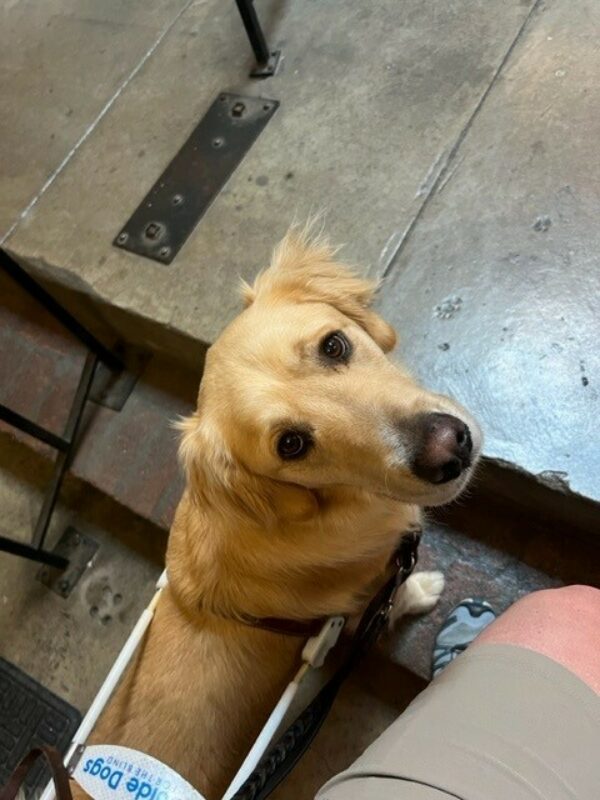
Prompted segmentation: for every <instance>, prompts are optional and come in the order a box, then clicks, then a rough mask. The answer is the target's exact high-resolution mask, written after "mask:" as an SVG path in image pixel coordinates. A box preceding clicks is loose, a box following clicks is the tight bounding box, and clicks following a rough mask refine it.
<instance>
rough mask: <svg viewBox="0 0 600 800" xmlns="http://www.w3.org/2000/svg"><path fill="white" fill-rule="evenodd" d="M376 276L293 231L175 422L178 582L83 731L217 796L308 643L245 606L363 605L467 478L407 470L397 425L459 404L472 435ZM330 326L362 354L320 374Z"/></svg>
mask: <svg viewBox="0 0 600 800" xmlns="http://www.w3.org/2000/svg"><path fill="white" fill-rule="evenodd" d="M375 288H376V287H375V284H374V283H373V282H371V281H368V280H365V279H363V278H361V277H358V276H357V275H356V274H354V273H353V272H352V271H351V270H349V269H348V268H346V267H343V266H342V265H340V264H338V263H337V262H336V261H335V254H334V252H333V251H332V250H331V249H330V248H329V247H328V246H327V245H326V244H324V243H323V242H320V241H316V242H315V241H312V242H311V241H310V240H308V238H307V237H306V236H305V235H304V234H302V233H298V232H292V233H291V234H289V235H288V236H287V237H286V239H285V240H284V241H283V242H282V243H281V244H280V245H279V247H278V248H277V249H276V251H275V254H274V258H273V262H272V264H271V266H270V268H269V269H267V270H266V271H264V272H263V273H262V274H261V275H260V276H259V277H258V278H257V280H256V282H255V283H254V285H253V286H252V287H250V286H245V288H244V297H245V302H246V308H245V310H244V311H243V313H242V314H240V316H238V317H237V318H236V319H235V320H234V321H233V322H232V323H231V324H230V325H229V326H228V327H227V329H226V330H225V331H224V332H223V334H222V335H221V336H220V337H219V339H218V340H217V342H216V343H215V344H214V345H213V347H211V348H210V350H209V353H208V356H207V361H206V368H205V374H204V377H203V380H202V386H201V389H200V393H199V397H198V408H197V411H196V412H195V413H194V414H193V415H192V416H191V417H189V418H188V419H186V420H184V421H183V422H182V423H181V426H180V427H181V429H182V443H181V459H182V463H183V466H184V468H185V472H186V476H187V485H186V489H185V492H184V495H183V497H182V499H181V502H180V504H179V507H178V509H177V513H176V516H175V520H174V522H173V526H172V529H171V534H170V539H169V547H168V553H167V570H168V576H169V586H168V588H167V590H166V591H165V592H164V593H163V597H162V599H161V601H160V603H159V606H158V609H157V612H156V617H155V619H154V621H153V623H152V625H151V628H150V631H149V633H148V635H147V637H146V639H145V641H144V643H143V645H142V646H141V647H140V648H139V651H138V653H137V655H136V658H135V661H134V663H133V664H132V666H131V667H130V669H129V670H128V672H127V674H126V676H125V678H124V679H123V681H122V684H121V686H120V687H119V689H118V690H117V692H116V694H115V696H114V698H113V700H112V701H111V703H110V705H109V707H108V709H107V710H106V712H105V714H104V715H103V717H102V719H101V720H100V723H99V724H98V726H97V729H96V730H95V731H94V734H93V736H92V737H91V740H92V741H95V742H111V743H115V744H123V745H125V746H127V747H132V748H135V749H139V750H142V751H144V752H146V753H149V754H151V755H153V756H155V757H156V758H158V759H160V760H161V761H163V762H165V763H167V764H169V765H170V766H171V767H173V768H174V769H175V770H176V771H177V772H178V773H180V774H181V775H182V776H183V777H184V778H186V779H187V780H188V781H190V783H192V784H193V785H194V786H195V787H196V788H197V789H198V790H199V791H200V792H202V793H203V794H204V795H205V797H206V798H207V800H217V798H219V797H220V796H221V795H222V793H223V792H224V790H225V788H226V786H227V784H228V783H229V781H230V780H231V779H232V777H233V774H234V773H235V771H236V768H237V767H238V766H239V765H240V763H241V761H242V759H243V757H244V755H245V754H246V752H247V751H248V749H249V747H250V745H251V743H252V741H253V739H254V738H255V737H256V735H257V733H258V731H259V730H260V728H261V726H262V724H263V723H264V721H265V718H266V716H267V714H268V713H269V711H270V709H271V708H272V706H273V705H274V703H275V702H276V700H277V698H278V696H279V694H280V693H281V691H282V690H283V688H284V686H285V685H286V683H287V682H288V680H289V679H290V677H291V675H292V674H293V672H294V670H295V668H296V667H297V664H298V657H299V652H300V650H301V647H302V644H303V643H302V641H300V640H299V639H298V638H294V637H289V636H285V635H281V634H276V633H269V632H267V631H264V630H257V629H253V628H251V627H248V626H247V625H244V624H243V623H241V622H239V621H238V620H239V619H240V617H242V616H243V615H247V614H250V615H254V616H268V617H281V618H295V619H306V618H315V617H321V616H326V615H333V614H344V615H353V614H356V613H357V612H358V611H359V610H360V609H361V607H362V606H363V604H364V602H365V600H366V599H367V598H368V596H369V594H370V593H371V592H372V590H373V587H374V586H376V585H377V583H378V582H379V581H381V578H382V575H383V574H384V572H385V569H386V564H387V562H388V559H389V557H390V554H391V553H392V551H393V550H394V548H395V547H396V546H397V543H398V541H399V538H400V537H401V535H402V533H403V532H404V531H406V530H407V529H408V528H410V527H411V526H412V525H414V524H415V523H418V522H419V520H420V515H421V511H420V506H422V505H425V504H436V503H441V502H445V501H446V500H448V499H451V498H452V497H453V496H455V495H456V494H457V493H458V492H459V491H460V490H461V489H462V487H463V486H464V484H465V482H466V480H467V479H468V476H464V477H461V478H460V479H457V480H456V481H453V482H452V483H451V484H450V485H448V484H446V485H443V486H432V485H428V484H425V483H423V482H422V481H420V480H418V479H417V478H416V477H415V476H414V475H413V474H412V473H411V471H410V468H409V465H408V463H407V455H406V452H404V450H405V448H403V446H402V445H401V444H400V445H399V444H398V442H396V441H395V440H394V437H393V435H392V433H391V431H392V429H393V426H394V424H395V423H396V422H397V421H398V420H400V421H403V420H405V421H408V423H410V420H411V419H412V418H413V417H414V416H415V415H418V414H420V413H423V412H429V411H446V412H448V413H453V414H457V415H459V416H461V417H462V418H463V419H465V420H466V421H468V424H469V426H471V428H472V430H473V431H474V432H475V438H476V439H477V442H476V448H477V449H478V448H479V443H478V442H479V439H478V437H479V434H478V432H477V426H476V424H475V423H474V422H473V420H471V419H470V417H468V415H467V414H466V412H465V411H464V410H463V409H461V408H460V407H459V406H457V405H456V404H455V403H453V402H452V401H450V400H449V399H448V398H445V397H441V396H439V395H433V394H431V393H429V392H427V391H425V390H424V389H422V388H421V387H420V386H418V385H417V384H416V383H415V381H414V380H413V379H412V378H411V377H410V376H409V375H408V373H407V372H406V371H405V370H403V369H401V368H400V367H398V366H397V365H395V364H393V363H392V362H391V361H390V360H388V358H387V357H386V355H385V354H386V353H388V352H389V351H390V350H391V349H392V348H393V346H394V344H395V340H396V337H395V334H394V331H393V329H392V328H391V327H390V326H389V325H388V324H387V323H386V322H384V321H383V320H382V319H381V318H380V317H379V316H378V315H377V314H376V313H375V312H374V311H373V310H372V309H371V307H370V305H371V302H372V300H373V295H374V291H375ZM336 330H342V331H344V333H345V334H346V336H347V337H348V338H349V339H350V340H351V341H352V346H353V356H352V361H351V362H350V363H349V364H348V365H347V366H344V367H342V368H334V369H325V368H324V367H323V364H322V363H320V362H319V359H318V357H317V356H316V353H317V350H318V342H319V341H320V340H321V339H322V337H323V336H324V335H326V334H327V333H328V332H330V331H336ZM298 424H308V425H310V426H311V429H312V430H313V431H314V434H315V446H314V447H313V449H312V450H311V452H310V454H309V455H308V456H307V457H306V458H304V459H302V460H299V461H282V460H281V459H280V458H279V457H278V456H277V452H276V445H275V443H276V441H277V437H278V435H279V434H280V433H281V431H282V430H283V429H285V428H286V426H294V425H298ZM430 575H431V574H430ZM418 577H419V576H417V578H418ZM415 585H416V584H415ZM420 587H421V588H420V591H421V592H422V593H423V594H424V595H426V594H427V593H428V592H429V593H430V594H431V592H430V590H429V589H428V588H427V586H426V584H425V583H424V582H423V581H421V583H420ZM440 590H441V583H440V582H438V584H437V593H438V594H439V591H440ZM432 591H433V594H434V595H435V597H434V598H433V600H431V597H430V596H428V597H426V598H425V601H424V602H422V603H421V605H420V606H419V608H420V609H425V608H429V607H431V605H432V603H433V602H435V598H436V597H437V594H436V592H435V590H432ZM405 600H406V598H405V599H404V600H403V602H404V603H405V605H406V602H405ZM430 601H431V602H430ZM78 792H79V790H78Z"/></svg>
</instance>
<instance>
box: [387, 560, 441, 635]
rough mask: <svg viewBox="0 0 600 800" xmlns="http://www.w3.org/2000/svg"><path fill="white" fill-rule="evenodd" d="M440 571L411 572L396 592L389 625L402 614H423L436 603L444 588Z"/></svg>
mask: <svg viewBox="0 0 600 800" xmlns="http://www.w3.org/2000/svg"><path fill="white" fill-rule="evenodd" d="M444 583H445V581H444V576H443V575H442V573H441V572H437V571H432V572H413V574H412V575H410V576H409V578H408V580H407V581H406V582H405V583H403V584H402V586H401V587H400V589H399V591H398V592H397V594H396V598H395V600H394V606H393V608H392V611H391V614H390V626H392V625H394V624H395V623H396V622H397V620H398V619H399V618H400V617H402V616H404V614H425V613H427V612H428V611H431V610H432V609H433V608H435V606H436V605H437V603H438V600H439V599H440V595H441V594H442V592H443V590H444Z"/></svg>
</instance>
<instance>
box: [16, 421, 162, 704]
mask: <svg viewBox="0 0 600 800" xmlns="http://www.w3.org/2000/svg"><path fill="white" fill-rule="evenodd" d="M49 477H50V466H49V464H48V462H47V461H45V460H44V459H42V458H40V457H39V456H36V455H35V454H33V453H32V452H31V451H29V450H27V449H26V448H25V447H24V446H23V445H21V444H18V443H16V442H12V441H11V440H10V439H9V438H8V437H7V436H6V435H5V434H2V435H0V507H1V508H2V520H1V524H0V528H1V529H2V534H3V535H6V536H10V537H12V538H14V539H18V540H21V541H28V540H29V539H30V538H31V532H32V529H33V524H34V522H35V519H36V516H37V512H38V510H39V508H40V504H41V501H42V492H43V489H44V487H45V486H46V485H47V483H48V480H49ZM67 524H74V525H75V527H79V528H80V529H81V530H82V531H84V532H85V533H87V534H89V535H90V536H92V538H94V539H95V540H96V541H97V542H98V543H99V545H100V547H99V550H98V552H97V554H96V556H95V558H94V560H93V565H92V567H91V568H90V569H89V570H88V571H87V572H86V573H85V575H84V577H83V578H82V579H81V581H80V582H79V584H78V585H77V587H76V588H75V589H74V591H73V592H72V594H71V595H70V597H69V598H68V599H67V600H63V599H62V598H61V597H59V596H58V595H56V594H53V593H52V592H50V591H48V590H47V589H46V587H45V586H43V585H42V584H41V583H39V582H38V581H37V580H36V578H35V576H36V574H37V572H38V570H39V565H37V564H34V563H33V562H30V561H26V560H25V559H21V558H16V557H15V556H11V555H7V554H5V553H0V587H1V589H0V655H2V657H3V658H6V659H8V660H9V661H12V662H13V663H14V664H16V665H17V666H19V667H21V669H23V670H25V672H27V673H28V674H30V675H31V676H32V677H33V678H35V679H36V680H38V681H40V682H41V683H43V684H44V686H46V687H47V688H48V689H50V690H52V691H53V692H56V694H58V695H59V696H61V697H63V698H64V699H65V700H68V701H69V702H70V703H72V704H73V705H74V706H76V707H77V708H79V709H80V710H81V711H85V709H86V708H87V706H88V705H89V703H90V702H91V700H92V699H93V697H94V695H95V693H96V691H97V689H98V687H99V685H100V682H101V681H102V678H103V677H104V676H105V675H106V673H107V671H108V670H109V669H110V667H111V665H112V662H113V660H114V658H115V657H116V654H117V653H118V651H119V649H120V647H121V646H122V644H123V642H124V641H125V639H126V638H127V636H128V635H129V633H130V631H131V628H132V627H133V625H134V623H135V621H136V619H137V617H138V616H139V614H140V613H141V611H142V609H143V608H144V607H145V606H146V604H147V603H148V600H149V598H150V597H151V596H152V591H153V586H154V583H155V581H156V579H157V577H158V576H159V575H160V573H161V571H162V568H163V567H162V564H163V559H164V549H165V545H166V536H165V535H164V532H161V531H160V530H159V529H157V528H155V527H154V526H152V525H150V524H149V523H148V522H146V521H145V520H141V519H140V518H138V517H136V516H135V515H134V514H132V513H131V512H130V511H128V510H127V509H125V508H123V507H121V506H119V505H117V504H116V503H114V502H113V501H112V500H110V499H109V498H106V497H104V496H102V495H100V494H99V493H97V492H95V491H94V490H92V489H90V488H89V487H87V486H85V485H83V484H81V483H80V482H77V481H75V480H73V479H71V478H69V479H67V481H66V483H65V486H64V490H63V492H62V493H61V501H60V503H59V505H58V506H57V509H56V511H55V513H54V516H53V520H52V525H51V528H50V531H49V533H48V546H49V547H52V545H53V543H54V542H55V541H57V540H58V538H59V537H60V535H61V533H62V531H63V530H64V528H65V527H66V525H67Z"/></svg>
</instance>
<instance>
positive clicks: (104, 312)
mask: <svg viewBox="0 0 600 800" xmlns="http://www.w3.org/2000/svg"><path fill="white" fill-rule="evenodd" d="M4 250H5V251H6V253H8V255H9V256H10V257H11V258H13V259H14V260H15V261H16V262H17V263H18V264H20V265H21V266H22V267H23V269H26V270H27V272H29V273H30V274H31V277H32V278H34V279H35V280H37V281H38V282H39V283H40V284H41V285H42V286H43V287H44V288H45V289H46V290H47V291H48V292H50V294H51V295H52V296H53V297H54V298H55V299H56V300H57V301H58V302H59V303H61V305H63V306H64V307H65V308H66V309H67V310H68V311H70V312H71V314H73V316H74V317H76V318H77V320H78V321H79V322H81V324H83V325H85V326H86V327H87V328H88V329H89V330H90V331H91V332H92V333H93V334H94V335H95V336H97V337H98V338H99V339H100V340H101V341H102V342H103V343H104V344H106V345H107V346H109V347H110V346H114V344H115V343H116V342H117V341H122V342H124V343H126V344H128V345H132V346H134V347H139V348H141V349H142V350H145V351H148V352H149V353H150V354H152V355H154V354H157V355H162V356H166V357H168V358H170V359H173V360H174V361H175V362H176V363H178V364H180V365H181V366H183V367H184V368H186V369H189V370H192V371H194V372H197V371H198V369H199V366H200V365H201V364H203V362H204V356H205V354H206V350H207V349H208V347H209V346H210V344H211V343H210V342H205V341H202V340H198V339H194V338H193V337H192V336H190V335H189V334H187V333H186V332H185V331H183V330H181V329H180V328H178V327H177V326H176V325H174V324H173V323H172V320H170V319H169V320H164V321H163V320H156V319H154V318H153V317H150V316H144V315H142V314H140V313H139V312H138V311H137V310H136V309H133V308H131V307H129V306H127V305H125V304H119V303H115V302H114V301H112V302H109V301H108V300H107V299H106V298H105V297H103V296H102V295H101V294H100V293H99V292H98V291H96V289H95V288H94V286H93V285H91V284H90V283H88V282H87V281H84V280H83V279H82V278H81V277H80V276H78V275H75V274H74V273H73V272H71V271H69V270H67V269H64V268H62V267H59V266H57V265H56V264H54V263H51V262H49V261H46V260H45V259H44V258H43V257H42V256H39V255H36V256H27V257H24V256H23V255H22V254H21V253H19V251H18V250H16V249H14V248H12V247H11V246H10V243H9V245H8V246H6V247H4Z"/></svg>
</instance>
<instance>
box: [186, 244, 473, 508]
mask: <svg viewBox="0 0 600 800" xmlns="http://www.w3.org/2000/svg"><path fill="white" fill-rule="evenodd" d="M375 288H376V287H375V284H374V282H372V281H368V280H365V279H363V278H360V277H358V276H357V275H356V274H355V273H354V272H352V271H351V270H350V269H348V268H347V267H344V266H342V265H340V264H339V263H337V262H336V261H335V253H334V252H333V251H332V250H331V248H330V247H328V246H327V245H326V244H324V243H322V242H319V241H316V242H315V241H312V242H311V241H309V240H308V239H307V238H306V237H305V236H303V235H302V234H298V233H292V234H289V235H288V236H287V237H286V238H285V239H284V241H283V242H282V243H281V244H280V245H279V247H278V248H277V249H276V251H275V254H274V257H273V262H272V265H271V266H270V267H269V268H268V269H267V270H265V271H264V272H263V273H262V274H261V275H259V277H258V278H257V280H256V281H255V283H254V285H253V286H252V287H250V286H246V287H245V289H244V295H245V301H246V309H245V310H244V311H243V313H242V314H240V316H238V317H237V318H236V319H235V320H234V321H233V322H232V323H231V324H230V325H229V326H228V327H227V329H226V330H225V331H224V332H223V334H222V335H221V336H220V337H219V339H218V340H217V341H216V342H215V344H214V345H213V346H212V347H211V348H210V350H209V352H208V355H207V359H206V367H205V373H204V377H203V380H202V386H201V390H200V395H199V399H198V410H197V412H196V414H194V415H193V416H192V417H190V418H188V419H187V420H185V421H184V422H183V423H182V427H183V429H184V438H183V443H182V448H181V452H182V456H183V459H184V463H185V464H186V465H187V467H188V475H189V477H190V480H191V482H192V485H193V488H194V490H195V491H196V492H197V493H199V494H201V495H203V496H205V497H206V496H207V494H210V496H211V500H212V502H213V503H214V502H217V503H218V502H221V504H222V506H223V509H225V508H231V507H235V508H237V509H238V510H239V511H241V512H243V513H250V514H253V515H255V516H257V517H261V518H264V519H267V518H268V517H269V515H272V514H275V515H279V514H288V515H292V516H296V517H298V518H303V517H306V516H307V515H310V514H311V513H312V512H313V511H314V510H316V504H318V500H317V499H316V496H317V495H318V494H319V490H322V489H324V488H326V487H331V486H344V487H356V488H360V489H363V490H366V491H368V492H371V493H374V494H380V495H386V496H391V497H393V498H395V499H397V500H399V501H402V502H406V503H411V504H417V505H422V506H424V505H439V504H442V503H446V502H448V501H449V500H451V499H453V498H454V497H456V495H457V494H458V493H459V492H460V491H461V490H462V489H463V488H464V487H465V485H466V484H467V482H468V480H469V478H470V476H471V474H472V471H473V467H474V465H475V463H476V461H477V459H478V457H479V453H480V450H481V433H480V429H479V427H478V425H477V423H476V422H475V421H474V420H473V419H472V417H471V416H470V415H469V414H468V413H467V411H465V409H463V408H462V407H461V406H459V405H458V404H457V403H456V402H454V401H453V400H451V399H449V398H448V397H445V396H442V395H439V394H433V393H431V392H428V391H427V390H426V389H424V388H422V387H421V386H420V385H419V384H418V383H417V382H416V381H415V380H414V379H413V378H412V377H411V376H410V375H409V374H408V373H407V371H406V370H405V369H403V368H402V367H401V366H399V365H398V364H397V363H394V362H392V361H391V360H390V359H389V358H388V356H387V354H388V353H389V352H390V351H391V350H392V349H393V347H394V345H395V343H396V335H395V333H394V330H393V329H392V328H391V327H390V325H388V324H387V323H386V322H385V321H384V320H383V319H382V318H381V317H379V316H378V315H377V314H376V313H375V312H374V311H373V310H372V308H371V303H372V300H373V296H374V291H375Z"/></svg>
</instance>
